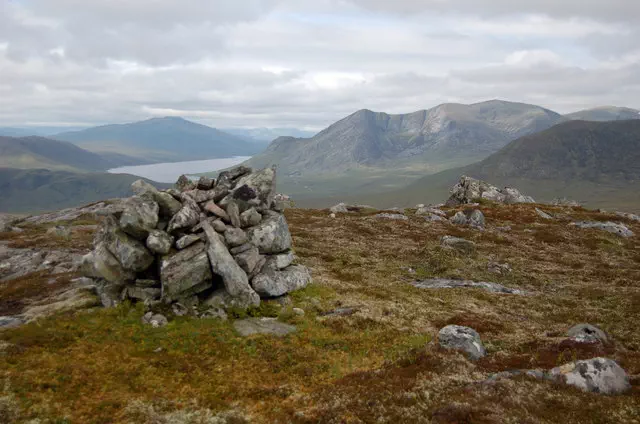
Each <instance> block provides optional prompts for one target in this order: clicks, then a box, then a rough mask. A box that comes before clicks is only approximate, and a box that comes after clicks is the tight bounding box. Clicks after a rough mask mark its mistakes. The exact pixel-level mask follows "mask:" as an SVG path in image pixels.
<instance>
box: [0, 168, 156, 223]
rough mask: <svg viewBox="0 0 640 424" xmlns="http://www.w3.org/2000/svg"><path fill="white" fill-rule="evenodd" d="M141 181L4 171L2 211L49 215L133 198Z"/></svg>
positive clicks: (1, 176) (125, 177) (121, 176)
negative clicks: (118, 198)
mask: <svg viewBox="0 0 640 424" xmlns="http://www.w3.org/2000/svg"><path fill="white" fill-rule="evenodd" d="M138 179H140V177H136V176H134V175H127V174H100V173H92V174H79V173H74V172H66V171H49V170H45V169H26V170H22V169H11V168H0V193H2V195H1V196H0V212H11V213H25V212H45V211H53V210H57V209H63V208H66V207H72V206H78V205H81V204H85V203H91V202H95V201H98V200H106V199H112V198H116V197H125V196H131V194H132V193H131V183H132V182H134V181H136V180H138ZM147 181H148V180H147ZM148 182H151V181H148ZM151 183H153V182H151ZM153 184H154V185H156V186H158V187H160V188H166V187H168V185H167V184H158V183H153Z"/></svg>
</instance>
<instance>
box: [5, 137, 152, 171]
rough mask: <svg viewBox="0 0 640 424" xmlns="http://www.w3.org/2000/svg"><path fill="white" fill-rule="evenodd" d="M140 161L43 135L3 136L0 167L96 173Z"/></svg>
mask: <svg viewBox="0 0 640 424" xmlns="http://www.w3.org/2000/svg"><path fill="white" fill-rule="evenodd" d="M133 162H140V160H137V159H133V158H130V157H127V156H125V155H118V154H97V153H92V152H89V151H87V150H84V149H81V148H80V147H78V146H76V145H74V144H71V143H68V142H66V141H57V140H51V139H48V138H44V137H36V136H32V137H19V138H18V137H2V136H0V167H11V168H18V169H32V168H43V169H50V170H66V171H83V172H97V171H106V170H107V169H109V168H114V167H116V166H120V165H126V164H130V163H133Z"/></svg>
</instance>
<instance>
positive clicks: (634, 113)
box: [565, 106, 640, 122]
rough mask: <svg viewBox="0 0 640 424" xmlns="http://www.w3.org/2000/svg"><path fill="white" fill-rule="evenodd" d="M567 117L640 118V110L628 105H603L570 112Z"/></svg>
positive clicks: (586, 119)
mask: <svg viewBox="0 0 640 424" xmlns="http://www.w3.org/2000/svg"><path fill="white" fill-rule="evenodd" d="M565 117H566V118H568V119H572V120H579V121H601V122H602V121H623V120H627V119H640V110H636V109H630V108H628V107H616V106H603V107H597V108H593V109H586V110H581V111H578V112H574V113H570V114H568V115H565Z"/></svg>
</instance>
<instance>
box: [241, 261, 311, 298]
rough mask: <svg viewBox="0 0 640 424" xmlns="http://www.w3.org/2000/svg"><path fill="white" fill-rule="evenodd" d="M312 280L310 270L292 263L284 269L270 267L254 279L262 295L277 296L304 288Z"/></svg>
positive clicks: (255, 286) (254, 284) (255, 288)
mask: <svg viewBox="0 0 640 424" xmlns="http://www.w3.org/2000/svg"><path fill="white" fill-rule="evenodd" d="M310 281H311V274H310V273H309V270H308V269H307V268H306V267H304V266H301V265H292V266H289V267H288V268H285V269H283V270H272V269H268V270H266V272H263V273H260V274H258V275H257V276H256V277H255V278H254V279H253V281H252V283H251V284H252V285H253V288H254V290H255V291H256V292H257V293H258V294H259V295H260V297H277V296H282V295H283V294H286V293H289V292H292V291H295V290H299V289H302V288H304V287H306V286H307V285H308V284H309V282H310Z"/></svg>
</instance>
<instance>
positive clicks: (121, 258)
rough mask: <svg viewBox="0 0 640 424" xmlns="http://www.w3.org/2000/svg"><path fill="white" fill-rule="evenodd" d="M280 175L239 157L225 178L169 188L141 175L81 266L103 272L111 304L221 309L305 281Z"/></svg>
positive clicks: (102, 285) (255, 301)
mask: <svg viewBox="0 0 640 424" xmlns="http://www.w3.org/2000/svg"><path fill="white" fill-rule="evenodd" d="M275 176H276V172H275V169H274V168H266V169H263V170H260V171H256V172H254V171H252V169H251V168H247V167H245V166H239V167H236V168H234V169H231V170H229V171H224V172H222V173H220V175H219V177H218V179H217V180H213V179H211V178H206V177H202V178H200V180H199V181H198V182H197V183H196V182H193V181H191V180H190V179H189V178H187V177H186V176H184V175H183V176H181V177H180V179H179V180H178V182H177V183H176V185H175V187H176V188H175V189H168V190H163V191H159V190H157V189H156V188H155V187H153V186H152V185H150V184H148V183H146V182H145V181H143V180H138V181H136V182H134V183H133V184H132V189H133V192H134V193H135V195H134V196H133V197H130V198H128V199H125V200H124V207H123V208H122V211H121V212H118V213H115V214H111V215H108V216H107V217H105V219H104V221H103V223H102V225H101V227H100V228H99V230H98V231H97V232H96V235H95V237H94V241H93V250H92V251H91V252H90V253H89V254H87V255H85V256H84V257H83V259H82V264H81V270H82V272H83V274H84V275H86V276H87V277H91V278H94V279H96V280H98V284H97V286H98V287H99V290H98V292H99V295H100V298H101V301H102V303H103V305H105V306H107V307H109V306H114V305H116V304H117V303H119V302H121V301H123V300H126V299H131V300H133V301H142V302H145V303H146V304H148V305H155V304H160V303H164V304H170V305H172V307H173V308H174V311H175V310H176V307H177V308H182V310H184V311H188V310H189V309H191V310H200V311H207V310H209V311H211V310H216V311H220V310H221V309H222V310H224V309H228V308H232V307H233V308H247V307H251V306H258V305H259V304H260V299H261V298H262V299H264V298H273V297H278V296H283V295H285V294H287V293H288V292H290V291H293V290H297V289H300V288H303V287H305V286H306V285H307V284H308V283H309V281H310V280H311V275H310V273H309V270H308V269H307V268H306V267H304V266H301V265H293V264H292V263H293V261H294V255H293V253H292V251H291V234H290V233H289V227H288V225H287V221H286V219H285V217H284V215H283V214H282V211H283V208H284V206H283V205H282V203H281V202H278V201H275V200H274V199H275ZM185 313H186V312H185Z"/></svg>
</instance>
